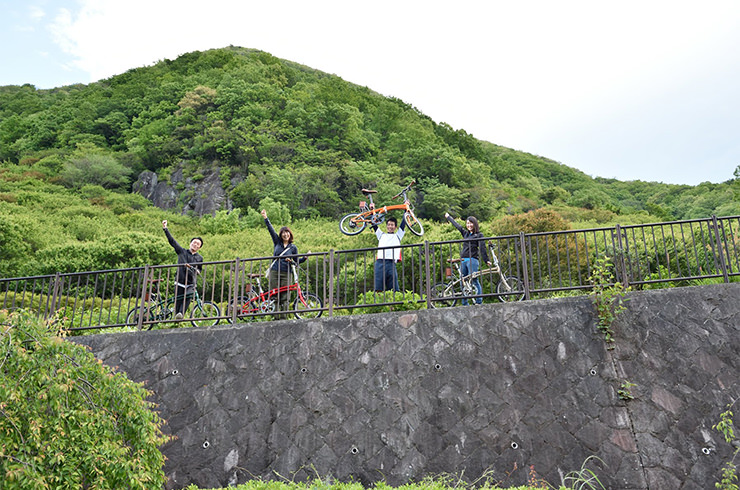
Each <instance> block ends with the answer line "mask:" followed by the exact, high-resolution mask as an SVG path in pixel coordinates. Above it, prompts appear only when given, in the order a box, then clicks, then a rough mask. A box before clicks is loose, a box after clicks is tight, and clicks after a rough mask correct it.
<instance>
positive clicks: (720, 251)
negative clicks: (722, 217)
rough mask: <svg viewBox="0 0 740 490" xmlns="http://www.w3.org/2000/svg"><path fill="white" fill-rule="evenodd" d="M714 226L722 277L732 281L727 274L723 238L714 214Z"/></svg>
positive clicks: (727, 281)
mask: <svg viewBox="0 0 740 490" xmlns="http://www.w3.org/2000/svg"><path fill="white" fill-rule="evenodd" d="M712 228H714V241H715V243H716V244H717V255H719V265H720V267H721V268H722V277H723V278H724V280H725V283H729V282H730V276H729V274H727V263H726V262H725V253H724V252H723V250H724V249H723V247H722V240H720V236H719V226H718V225H717V216H715V215H712Z"/></svg>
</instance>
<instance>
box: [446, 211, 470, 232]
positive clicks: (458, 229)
mask: <svg viewBox="0 0 740 490" xmlns="http://www.w3.org/2000/svg"><path fill="white" fill-rule="evenodd" d="M445 219H446V220H447V221H449V222H450V223H452V226H454V227H455V228H457V231H459V232H460V233H462V234H463V236H465V228H463V227H462V225H461V224H460V223H458V222H457V221H455V218H453V217H452V216H451V215H450V213H445Z"/></svg>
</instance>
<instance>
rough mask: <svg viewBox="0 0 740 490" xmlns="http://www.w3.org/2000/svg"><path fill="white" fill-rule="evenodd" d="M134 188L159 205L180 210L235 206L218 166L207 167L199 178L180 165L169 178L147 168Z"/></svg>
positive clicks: (202, 211) (206, 210)
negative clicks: (184, 174) (185, 171)
mask: <svg viewBox="0 0 740 490" xmlns="http://www.w3.org/2000/svg"><path fill="white" fill-rule="evenodd" d="M178 189H180V190H178ZM133 190H134V192H136V193H138V194H141V195H142V196H144V197H146V198H147V199H149V200H150V201H151V202H152V204H154V205H155V206H157V207H158V208H161V209H176V210H178V211H179V212H180V214H189V213H191V214H194V215H196V216H203V215H206V214H210V215H213V214H215V213H216V211H218V210H219V209H226V210H231V208H232V207H233V206H232V204H231V201H230V200H229V198H228V196H227V194H226V191H224V189H223V187H222V186H221V177H220V169H219V168H218V167H214V168H212V169H209V170H207V171H205V172H204V173H203V178H200V179H197V180H194V179H193V178H191V177H187V178H186V177H184V176H183V171H182V167H180V168H179V169H178V170H177V171H175V172H173V173H172V177H171V178H170V180H169V182H167V181H160V180H159V177H158V176H157V174H156V173H154V172H151V171H149V170H146V171H144V172H142V173H141V174H139V178H138V180H137V181H136V182H135V183H134V186H133Z"/></svg>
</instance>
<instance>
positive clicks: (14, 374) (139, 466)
mask: <svg viewBox="0 0 740 490" xmlns="http://www.w3.org/2000/svg"><path fill="white" fill-rule="evenodd" d="M0 345H2V348H0V359H3V362H2V363H0V413H2V416H0V441H2V444H0V479H2V480H3V488H5V489H20V488H100V489H107V488H116V489H117V488H142V489H146V488H162V487H163V486H164V484H165V482H166V477H165V475H164V471H163V465H164V456H163V455H162V453H161V452H160V450H159V446H161V445H162V444H164V443H165V442H167V441H169V440H170V437H169V436H166V435H164V434H163V433H162V431H161V426H162V424H163V420H162V419H161V418H160V417H159V415H157V414H156V413H155V412H154V411H153V410H152V408H153V406H152V403H150V402H148V401H146V397H147V396H148V395H149V393H148V392H147V391H146V390H145V389H144V388H143V387H142V386H141V385H140V384H138V383H134V382H132V381H131V380H129V379H128V378H127V377H126V376H125V375H124V374H120V373H118V374H116V373H113V372H112V371H111V369H110V368H108V367H106V366H104V365H103V364H102V363H100V362H99V361H97V360H96V359H95V357H94V356H93V355H92V354H91V353H90V352H88V351H87V350H86V349H85V348H84V347H82V346H80V345H77V344H74V343H71V342H67V341H64V340H62V339H61V338H60V337H59V336H57V335H55V334H54V333H52V332H50V331H49V328H48V326H47V325H44V324H42V323H41V322H40V321H39V320H37V319H35V318H32V317H30V316H29V315H27V314H25V313H23V312H16V313H13V314H9V313H8V312H7V311H0Z"/></svg>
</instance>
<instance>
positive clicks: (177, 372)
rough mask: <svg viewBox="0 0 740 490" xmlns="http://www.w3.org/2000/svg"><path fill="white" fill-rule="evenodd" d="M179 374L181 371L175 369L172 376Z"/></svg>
mask: <svg viewBox="0 0 740 490" xmlns="http://www.w3.org/2000/svg"><path fill="white" fill-rule="evenodd" d="M179 373H180V371H178V370H177V369H173V370H172V375H173V376H177V375H178V374H179Z"/></svg>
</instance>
